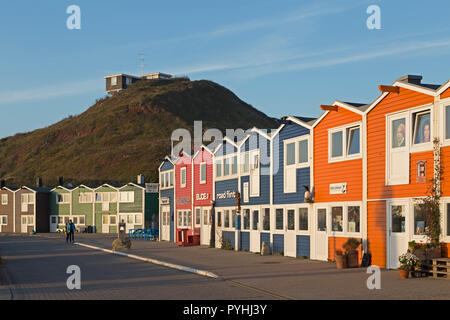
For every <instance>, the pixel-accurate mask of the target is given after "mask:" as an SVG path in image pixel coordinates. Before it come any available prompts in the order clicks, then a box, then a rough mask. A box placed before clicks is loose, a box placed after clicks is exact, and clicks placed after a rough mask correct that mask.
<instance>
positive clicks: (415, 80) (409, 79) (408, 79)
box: [398, 74, 422, 84]
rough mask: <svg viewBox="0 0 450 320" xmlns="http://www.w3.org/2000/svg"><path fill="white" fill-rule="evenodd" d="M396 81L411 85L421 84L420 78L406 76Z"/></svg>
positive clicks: (410, 75)
mask: <svg viewBox="0 0 450 320" xmlns="http://www.w3.org/2000/svg"><path fill="white" fill-rule="evenodd" d="M398 81H403V82H408V83H413V84H421V81H422V76H417V75H412V74H408V75H406V76H403V77H400V78H398Z"/></svg>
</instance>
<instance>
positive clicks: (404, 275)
mask: <svg viewBox="0 0 450 320" xmlns="http://www.w3.org/2000/svg"><path fill="white" fill-rule="evenodd" d="M398 274H399V275H400V279H408V278H409V270H403V269H398Z"/></svg>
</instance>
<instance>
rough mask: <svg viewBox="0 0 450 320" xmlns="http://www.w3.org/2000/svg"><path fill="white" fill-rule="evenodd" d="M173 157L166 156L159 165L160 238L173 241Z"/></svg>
mask: <svg viewBox="0 0 450 320" xmlns="http://www.w3.org/2000/svg"><path fill="white" fill-rule="evenodd" d="M174 161H175V159H174V158H173V157H171V156H167V157H166V158H164V159H163V161H162V163H161V165H160V166H159V227H160V239H161V240H165V241H170V242H175V224H174V214H175V167H174Z"/></svg>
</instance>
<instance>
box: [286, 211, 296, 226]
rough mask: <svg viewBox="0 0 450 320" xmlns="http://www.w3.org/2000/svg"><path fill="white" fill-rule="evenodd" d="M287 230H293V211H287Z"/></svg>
mask: <svg viewBox="0 0 450 320" xmlns="http://www.w3.org/2000/svg"><path fill="white" fill-rule="evenodd" d="M287 229H288V230H295V210H291V209H289V210H288V211H287Z"/></svg>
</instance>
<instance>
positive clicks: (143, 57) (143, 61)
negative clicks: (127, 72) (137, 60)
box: [139, 52, 145, 76]
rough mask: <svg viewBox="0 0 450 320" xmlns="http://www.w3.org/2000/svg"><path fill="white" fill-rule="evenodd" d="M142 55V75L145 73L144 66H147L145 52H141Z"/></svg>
mask: <svg viewBox="0 0 450 320" xmlns="http://www.w3.org/2000/svg"><path fill="white" fill-rule="evenodd" d="M139 55H140V56H141V76H142V75H143V74H144V68H145V54H144V53H143V52H141V53H139Z"/></svg>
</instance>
